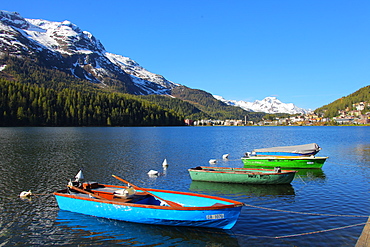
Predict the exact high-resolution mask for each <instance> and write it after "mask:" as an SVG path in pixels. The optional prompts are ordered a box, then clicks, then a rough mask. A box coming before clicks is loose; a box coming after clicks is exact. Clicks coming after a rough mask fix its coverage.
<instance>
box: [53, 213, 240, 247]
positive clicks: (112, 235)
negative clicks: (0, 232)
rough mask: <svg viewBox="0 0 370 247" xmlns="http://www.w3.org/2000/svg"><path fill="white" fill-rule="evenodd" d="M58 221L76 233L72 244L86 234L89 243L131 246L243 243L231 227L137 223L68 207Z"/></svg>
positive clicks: (226, 244) (234, 244) (58, 223)
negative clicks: (72, 210) (106, 217)
mask: <svg viewBox="0 0 370 247" xmlns="http://www.w3.org/2000/svg"><path fill="white" fill-rule="evenodd" d="M56 224H57V225H58V226H59V227H62V228H65V229H66V230H67V231H71V233H73V234H71V236H74V239H73V238H71V239H69V240H68V241H69V242H68V244H75V243H78V244H81V238H85V239H86V243H87V242H88V241H93V242H94V243H95V244H96V243H98V242H102V243H104V244H109V243H110V244H126V245H128V246H203V245H205V246H220V247H222V246H239V244H238V240H237V238H236V237H235V236H233V233H232V232H231V230H227V231H225V230H217V229H207V228H188V227H169V226H155V225H146V224H135V223H130V222H122V221H115V220H109V219H104V218H97V217H92V216H88V215H83V214H78V213H73V212H68V211H64V210H60V211H59V213H58V217H57V219H56Z"/></svg>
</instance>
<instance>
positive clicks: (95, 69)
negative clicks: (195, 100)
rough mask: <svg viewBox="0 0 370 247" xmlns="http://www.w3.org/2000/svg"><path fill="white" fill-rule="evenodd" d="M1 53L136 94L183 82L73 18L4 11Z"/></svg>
mask: <svg viewBox="0 0 370 247" xmlns="http://www.w3.org/2000/svg"><path fill="white" fill-rule="evenodd" d="M1 53H5V54H11V55H17V56H20V57H22V56H25V57H30V58H32V59H35V60H36V59H37V61H38V62H39V63H41V64H43V65H44V66H46V67H49V68H57V69H59V70H62V71H64V72H67V73H69V74H72V75H74V76H76V77H78V78H80V79H86V80H90V81H91V82H94V83H97V84H98V85H100V86H102V87H110V86H113V87H115V88H119V89H120V90H121V91H123V92H126V93H131V94H136V95H147V94H170V93H171V89H172V88H174V87H176V86H179V84H175V83H173V82H171V81H168V80H166V79H165V78H164V77H163V76H161V75H157V74H154V73H151V72H149V71H148V70H146V69H144V68H143V67H141V66H140V65H139V64H138V63H136V62H135V61H133V60H131V59H130V58H128V57H124V56H121V55H116V54H112V53H109V52H107V51H106V50H105V48H104V46H103V45H102V44H101V43H100V41H99V40H98V39H96V38H95V37H94V36H93V35H92V34H91V33H89V32H87V31H83V30H81V29H80V28H79V27H78V26H76V25H75V24H73V23H71V22H70V21H63V22H52V21H47V20H41V19H25V18H23V17H22V16H20V14H19V13H16V12H8V11H0V54H1ZM0 66H2V65H0Z"/></svg>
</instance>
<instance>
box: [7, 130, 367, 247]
mask: <svg viewBox="0 0 370 247" xmlns="http://www.w3.org/2000/svg"><path fill="white" fill-rule="evenodd" d="M369 130H370V128H369V127H147V128H134V127H133V128H127V127H121V128H99V127H96V128H95V127H92V128H0V147H1V152H0V174H1V176H0V210H1V214H0V246H30V245H71V246H77V245H79V246H86V245H103V246H107V245H108V246H111V245H119V244H120V245H125V246H354V245H355V244H356V241H357V239H358V237H359V236H360V234H361V232H362V229H363V227H364V224H365V223H366V221H367V217H366V216H369V215H370V186H369V184H370V182H369V181H370V131H369ZM312 142H316V143H318V144H319V145H320V146H321V147H322V149H323V150H322V151H320V153H319V154H320V156H329V157H330V158H329V159H328V160H327V161H326V163H325V164H324V166H323V168H322V169H318V170H301V171H300V172H299V173H298V175H297V176H296V177H295V179H294V181H293V182H292V184H291V185H283V186H281V185H279V186H263V185H261V186H255V185H253V186H249V185H230V184H217V183H206V182H202V183H201V182H192V181H191V179H190V177H189V175H188V172H187V169H188V168H191V167H195V166H199V165H204V166H207V165H209V163H208V161H209V160H210V159H217V160H218V162H217V164H216V165H217V166H229V167H242V161H241V160H240V158H241V157H242V156H243V155H244V153H245V152H247V151H251V150H252V149H254V148H262V147H270V146H282V145H297V144H305V143H312ZM226 153H228V154H230V156H229V160H227V161H224V160H222V155H223V154H226ZM165 158H166V159H167V161H168V163H169V167H168V169H167V171H166V172H165V173H164V172H163V169H162V162H163V160H164V159H165ZM80 169H83V172H84V176H85V180H88V181H98V182H101V183H108V184H120V182H119V181H118V180H116V179H114V178H113V177H112V176H111V175H112V174H115V175H118V176H120V177H122V178H124V179H126V180H128V181H131V182H132V183H134V184H136V185H138V186H142V187H148V188H161V189H169V190H177V191H191V192H196V193H202V194H210V195H217V196H221V197H227V198H231V199H235V200H238V201H241V202H244V203H246V204H247V205H248V206H245V207H243V209H242V213H241V216H240V218H239V220H238V222H237V223H236V225H235V226H234V228H232V229H231V230H227V231H220V230H212V229H204V228H186V227H166V226H152V225H142V224H134V223H127V222H119V221H114V220H108V219H102V218H96V217H91V216H86V215H82V214H76V213H71V212H66V211H60V210H59V208H58V206H57V203H56V201H55V199H54V197H53V195H52V192H54V191H56V190H58V189H61V188H65V186H66V183H67V182H68V180H69V179H71V178H73V177H74V176H75V175H76V173H77V172H78V171H79V170H80ZM151 169H154V170H158V171H160V172H161V173H162V174H161V176H159V177H155V178H152V177H149V176H148V175H147V172H148V171H149V170H151ZM24 190H31V191H32V192H33V193H36V194H38V195H37V196H36V197H33V198H32V200H22V199H20V198H19V197H18V195H19V193H20V192H21V191H24ZM296 212H300V213H296Z"/></svg>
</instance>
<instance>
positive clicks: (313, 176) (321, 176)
mask: <svg viewBox="0 0 370 247" xmlns="http://www.w3.org/2000/svg"><path fill="white" fill-rule="evenodd" d="M296 170H297V171H298V172H297V173H296V176H295V179H297V177H301V178H303V180H325V179H326V175H325V173H324V171H323V170H322V169H296Z"/></svg>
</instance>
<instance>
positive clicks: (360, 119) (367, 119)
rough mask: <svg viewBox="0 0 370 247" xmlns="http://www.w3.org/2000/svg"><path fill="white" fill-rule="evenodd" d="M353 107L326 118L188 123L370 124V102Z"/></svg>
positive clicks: (205, 124) (229, 124)
mask: <svg viewBox="0 0 370 247" xmlns="http://www.w3.org/2000/svg"><path fill="white" fill-rule="evenodd" d="M352 106H353V107H352V109H349V108H347V109H345V110H341V111H338V115H337V117H333V118H324V117H322V116H319V115H316V114H315V113H313V112H312V113H309V114H305V115H294V116H290V117H287V118H277V117H276V118H275V119H274V120H266V119H262V120H261V121H259V122H253V121H249V120H248V118H247V117H245V119H239V120H213V119H207V120H205V119H203V120H198V121H192V120H190V119H186V120H185V123H186V124H187V125H194V126H215V125H218V126H221V125H223V126H248V125H249V126H252V125H255V126H266V125H270V126H289V125H291V126H293V125H295V126H310V125H313V126H320V125H369V124H370V111H369V112H365V113H363V110H364V109H365V108H366V107H367V108H369V107H370V103H368V102H360V103H356V104H353V105H352Z"/></svg>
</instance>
